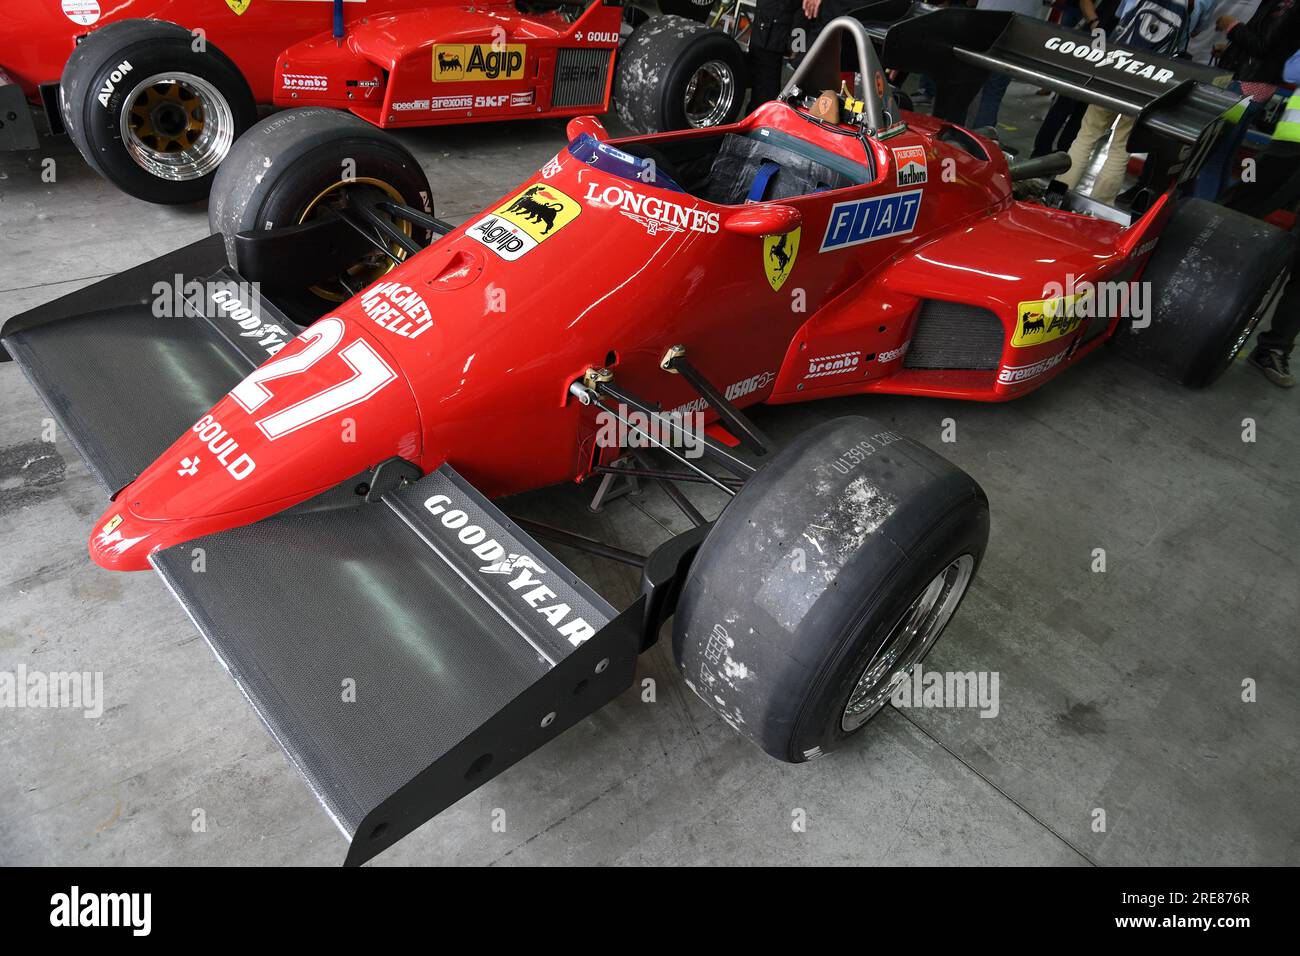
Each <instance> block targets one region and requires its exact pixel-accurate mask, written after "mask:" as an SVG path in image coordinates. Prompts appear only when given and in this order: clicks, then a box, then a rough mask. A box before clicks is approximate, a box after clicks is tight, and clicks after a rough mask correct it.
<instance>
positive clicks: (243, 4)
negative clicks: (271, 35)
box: [226, 0, 253, 17]
mask: <svg viewBox="0 0 1300 956" xmlns="http://www.w3.org/2000/svg"><path fill="white" fill-rule="evenodd" d="M252 2H253V0H226V6H228V7H229V8H230V9H231V10H234V11H235V16H237V17H242V16H243V15H244V11H245V10H247V9H248V5H249V4H250V3H252Z"/></svg>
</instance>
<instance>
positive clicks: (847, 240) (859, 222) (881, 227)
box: [818, 189, 922, 252]
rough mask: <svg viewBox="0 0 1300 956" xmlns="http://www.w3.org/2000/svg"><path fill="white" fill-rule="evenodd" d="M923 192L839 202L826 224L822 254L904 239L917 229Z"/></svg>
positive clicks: (913, 191) (915, 190) (820, 250)
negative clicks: (880, 240) (866, 243)
mask: <svg viewBox="0 0 1300 956" xmlns="http://www.w3.org/2000/svg"><path fill="white" fill-rule="evenodd" d="M921 194H922V190H920V189H914V190H912V191H910V192H905V193H892V194H891V195H888V196H872V197H871V198H870V199H851V200H849V201H848V202H837V203H836V204H835V205H834V206H832V207H831V215H830V219H829V220H828V221H827V223H826V235H825V237H823V239H822V245H821V249H819V250H818V251H819V252H832V251H834V250H836V249H847V248H849V247H850V246H858V245H862V244H863V243H864V242H875V241H876V240H877V239H886V238H888V237H890V236H901V235H905V234H907V233H909V232H911V231H912V230H913V229H914V228H916V216H917V213H918V212H920V209H921Z"/></svg>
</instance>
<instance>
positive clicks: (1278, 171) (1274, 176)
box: [1223, 49, 1300, 388]
mask: <svg viewBox="0 0 1300 956" xmlns="http://www.w3.org/2000/svg"><path fill="white" fill-rule="evenodd" d="M1281 79H1283V80H1285V81H1286V82H1287V83H1293V84H1294V83H1300V49H1297V50H1296V51H1295V53H1294V54H1293V55H1292V56H1291V58H1290V59H1289V60H1288V61H1286V63H1285V64H1284V66H1283V68H1282V74H1281ZM1223 204H1224V205H1225V206H1227V207H1229V208H1230V209H1236V210H1238V211H1239V212H1244V213H1246V214H1247V215H1250V216H1267V215H1268V214H1269V213H1271V212H1275V211H1277V210H1279V209H1294V208H1295V207H1296V206H1297V205H1298V204H1300V93H1292V94H1291V98H1290V99H1289V100H1287V103H1286V109H1285V110H1284V111H1283V113H1282V118H1281V119H1279V120H1278V123H1277V127H1276V128H1275V129H1274V130H1273V138H1272V140H1270V141H1269V144H1268V146H1267V148H1265V149H1264V151H1263V152H1262V153H1260V155H1259V157H1258V158H1257V162H1256V164H1255V178H1254V180H1253V181H1251V182H1239V183H1238V184H1237V185H1236V186H1234V187H1233V188H1232V189H1231V190H1230V191H1229V192H1228V194H1227V196H1225V197H1224V202H1223ZM1295 234H1296V230H1295V229H1293V230H1292V235H1295ZM1297 260H1300V252H1298V253H1297ZM1298 334H1300V261H1294V262H1293V263H1292V265H1291V282H1290V284H1289V285H1288V286H1287V287H1286V291H1285V292H1283V293H1282V298H1281V299H1280V300H1279V301H1278V304H1277V308H1276V309H1275V310H1274V311H1273V319H1272V321H1271V322H1270V323H1269V327H1268V329H1267V330H1266V331H1263V332H1261V333H1260V334H1259V338H1258V340H1256V343H1255V347H1254V349H1252V350H1251V353H1250V356H1249V357H1248V359H1247V361H1249V362H1250V364H1251V365H1253V366H1254V367H1255V368H1257V369H1259V371H1260V372H1262V373H1263V374H1264V377H1265V378H1267V379H1268V380H1269V381H1270V382H1272V383H1273V384H1274V385H1277V386H1278V387H1280V388H1294V387H1295V378H1294V376H1292V374H1291V351H1292V349H1294V348H1295V340H1296V336H1297V335H1298Z"/></svg>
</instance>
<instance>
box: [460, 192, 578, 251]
mask: <svg viewBox="0 0 1300 956" xmlns="http://www.w3.org/2000/svg"><path fill="white" fill-rule="evenodd" d="M580 212H582V206H581V205H580V204H579V203H578V202H577V201H576V200H575V199H573V198H571V197H569V196H567V195H566V194H564V193H562V192H560V190H558V189H555V188H553V187H551V186H547V185H545V184H544V183H537V184H536V185H533V186H529V187H528V188H527V189H525V190H524V191H523V192H521V193H519V195H517V196H515V197H514V198H513V199H511V200H509V201H508V202H506V203H504V204H502V205H501V206H498V207H497V208H496V209H494V210H493V211H492V214H491V215H490V216H484V217H483V218H482V219H480V220H479V221H478V222H476V223H474V225H472V226H470V227H469V229H467V230H466V233H467V234H468V235H469V236H470V237H471V238H474V239H477V240H478V241H479V242H481V243H483V245H485V246H487V247H488V248H489V249H491V250H492V251H493V252H495V253H496V254H497V255H499V256H501V258H503V259H508V260H510V261H511V262H513V261H514V260H516V259H518V258H519V257H520V256H523V255H526V254H527V253H528V252H530V251H531V250H533V249H535V248H536V247H537V245H538V243H541V242H544V241H545V240H547V239H549V238H550V237H551V236H553V235H555V234H556V233H557V232H559V231H560V230H561V229H563V228H564V227H565V226H567V225H568V224H569V223H571V222H573V220H574V219H577V218H578V214H579V213H580Z"/></svg>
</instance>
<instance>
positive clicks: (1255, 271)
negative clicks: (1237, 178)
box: [1115, 199, 1296, 388]
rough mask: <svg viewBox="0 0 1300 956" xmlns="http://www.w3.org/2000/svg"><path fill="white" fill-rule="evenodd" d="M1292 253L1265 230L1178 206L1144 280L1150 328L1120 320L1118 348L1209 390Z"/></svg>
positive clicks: (1225, 212)
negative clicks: (1148, 303)
mask: <svg viewBox="0 0 1300 956" xmlns="http://www.w3.org/2000/svg"><path fill="white" fill-rule="evenodd" d="M1295 249H1296V247H1295V240H1294V239H1292V237H1291V236H1290V235H1289V234H1288V233H1285V232H1283V231H1282V230H1281V229H1278V228H1276V227H1274V226H1271V225H1269V224H1268V223H1266V222H1263V221H1261V220H1259V219H1254V218H1252V217H1250V216H1247V215H1245V214H1243V213H1240V212H1237V211H1236V210H1233V209H1228V208H1227V207H1225V206H1220V205H1216V204H1215V203H1211V202H1206V201H1205V200H1204V199H1186V200H1183V201H1182V202H1180V203H1179V204H1178V206H1177V208H1175V209H1174V211H1173V213H1172V214H1171V215H1170V217H1169V222H1168V223H1166V224H1165V229H1164V232H1162V233H1161V235H1160V238H1159V240H1157V243H1156V248H1155V251H1154V252H1152V253H1151V258H1150V259H1149V260H1148V261H1147V265H1146V269H1145V270H1144V271H1143V273H1142V276H1141V279H1142V281H1143V282H1148V283H1150V285H1149V288H1150V289H1151V297H1150V301H1151V314H1150V325H1149V326H1144V327H1140V328H1135V327H1134V325H1133V322H1132V321H1131V319H1121V320H1120V324H1119V327H1118V328H1117V329H1116V332H1115V345H1116V347H1117V348H1119V349H1120V350H1121V351H1122V352H1123V353H1124V354H1126V355H1128V356H1129V357H1131V358H1132V359H1133V360H1134V361H1136V362H1138V363H1139V364H1141V365H1143V366H1145V367H1147V368H1149V369H1151V370H1152V371H1154V372H1157V373H1158V374H1160V375H1163V376H1165V377H1166V378H1171V379H1173V380H1174V381H1176V382H1181V383H1182V384H1184V385H1187V386H1190V387H1192V388H1201V387H1204V386H1206V385H1210V384H1212V383H1213V382H1214V381H1215V380H1216V379H1218V378H1219V376H1221V375H1222V374H1223V373H1224V372H1225V371H1227V368H1228V366H1229V365H1230V364H1231V363H1232V360H1233V359H1234V358H1236V357H1237V353H1238V352H1240V351H1241V349H1242V347H1243V346H1245V344H1246V341H1247V340H1248V339H1249V338H1250V336H1251V333H1252V332H1254V331H1255V328H1256V326H1258V325H1259V322H1260V320H1261V319H1263V317H1264V316H1265V314H1267V312H1268V310H1269V309H1270V308H1272V307H1273V305H1274V304H1275V303H1276V302H1277V300H1278V298H1279V297H1280V296H1281V294H1282V290H1283V289H1284V288H1285V287H1286V283H1287V279H1288V277H1289V276H1290V271H1291V263H1292V261H1293V259H1294V256H1295Z"/></svg>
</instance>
